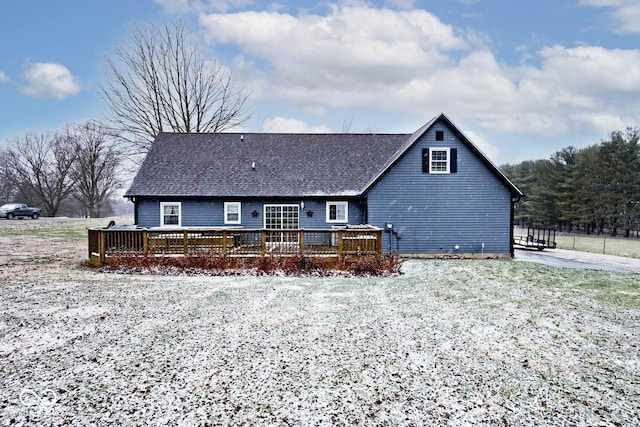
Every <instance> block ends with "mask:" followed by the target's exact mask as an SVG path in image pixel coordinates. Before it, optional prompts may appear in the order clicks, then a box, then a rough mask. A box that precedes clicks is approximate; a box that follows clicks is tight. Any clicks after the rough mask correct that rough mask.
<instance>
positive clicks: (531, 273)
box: [0, 235, 640, 426]
mask: <svg viewBox="0 0 640 427" xmlns="http://www.w3.org/2000/svg"><path fill="white" fill-rule="evenodd" d="M11 239H12V241H13V242H14V243H16V242H17V243H19V244H20V245H21V246H17V245H16V246H15V247H14V248H16V247H21V248H25V249H23V250H22V252H21V251H20V250H17V252H18V253H11V251H10V250H9V248H8V247H7V245H6V243H7V239H6V238H4V237H2V236H1V235H0V265H2V268H1V270H0V287H1V290H2V298H1V299H0V316H1V317H0V425H172V426H173V425H187V426H190V425H194V426H195V425H203V426H204V425H327V426H329V425H344V424H354V425H407V426H409V425H413V426H420V425H451V426H463V425H510V426H514V425H515V426H519V425H521V426H525V425H526V426H528V425H578V426H581V425H584V426H591V425H604V426H609V425H611V426H615V425H620V426H626V425H634V424H635V425H637V423H638V408H639V407H640V381H639V378H640V363H639V362H640V353H639V350H640V348H639V346H640V292H639V290H640V285H638V283H637V276H635V275H625V274H616V273H598V272H589V271H580V270H570V269H551V268H547V267H544V266H540V265H536V264H529V263H516V262H511V261H505V260H502V261H500V260H488V261H479V260H473V261H471V260H446V261H444V260H412V261H407V262H405V264H404V265H403V271H404V274H403V275H401V276H396V277H388V278H341V277H333V278H320V277H310V278H289V277H264V276H261V277H256V276H246V277H244V276H240V277H182V276H178V277H157V276H129V275H121V274H107V273H97V272H95V271H93V270H90V269H88V268H86V267H83V266H81V265H80V262H81V260H82V259H83V257H85V256H86V255H85V251H86V247H85V246H83V245H79V244H78V241H75V242H73V243H72V244H71V246H69V244H67V246H66V249H65V244H64V243H62V242H60V241H59V240H55V241H49V240H47V239H46V238H43V237H28V236H24V237H22V236H18V237H16V236H12V237H11ZM47 245H52V246H53V247H54V248H55V249H56V250H57V251H58V253H62V254H65V255H64V256H58V257H56V256H50V255H49V251H48V250H47ZM14 252H16V251H14ZM32 258H35V259H37V260H38V263H35V264H34V263H33V262H32V261H31V259H32Z"/></svg>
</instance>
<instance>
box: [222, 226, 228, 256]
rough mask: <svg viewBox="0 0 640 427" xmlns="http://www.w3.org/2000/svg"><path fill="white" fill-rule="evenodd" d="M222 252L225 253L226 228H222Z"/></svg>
mask: <svg viewBox="0 0 640 427" xmlns="http://www.w3.org/2000/svg"><path fill="white" fill-rule="evenodd" d="M222 253H223V254H224V255H226V254H227V230H222Z"/></svg>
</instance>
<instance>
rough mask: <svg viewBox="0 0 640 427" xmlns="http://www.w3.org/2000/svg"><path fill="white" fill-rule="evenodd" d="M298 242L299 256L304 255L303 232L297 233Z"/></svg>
mask: <svg viewBox="0 0 640 427" xmlns="http://www.w3.org/2000/svg"><path fill="white" fill-rule="evenodd" d="M298 242H300V255H304V230H302V229H300V231H298Z"/></svg>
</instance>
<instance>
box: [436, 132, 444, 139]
mask: <svg viewBox="0 0 640 427" xmlns="http://www.w3.org/2000/svg"><path fill="white" fill-rule="evenodd" d="M436 141H444V131H443V130H437V131H436Z"/></svg>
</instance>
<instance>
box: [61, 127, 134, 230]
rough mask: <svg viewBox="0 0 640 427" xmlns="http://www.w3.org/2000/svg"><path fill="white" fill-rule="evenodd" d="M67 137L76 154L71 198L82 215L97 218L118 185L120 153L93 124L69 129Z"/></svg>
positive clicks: (107, 137) (102, 128)
mask: <svg viewBox="0 0 640 427" xmlns="http://www.w3.org/2000/svg"><path fill="white" fill-rule="evenodd" d="M67 135H68V136H69V138H70V140H71V141H72V144H73V146H74V151H75V153H76V161H75V163H74V165H73V168H72V171H71V176H72V178H73V180H74V181H75V182H76V187H75V190H74V191H73V193H72V196H73V198H74V199H75V200H76V201H77V202H78V204H79V205H80V207H81V208H82V211H83V214H84V215H88V216H90V217H91V218H96V217H100V214H101V212H102V211H103V210H104V208H105V207H106V206H107V204H108V202H109V199H110V198H111V196H113V195H114V193H115V192H116V191H117V190H118V189H119V188H120V186H121V184H122V183H121V181H120V179H119V177H118V168H119V166H120V164H121V163H122V153H121V152H120V150H119V149H118V147H117V145H116V144H115V142H114V141H113V139H112V138H111V137H110V136H109V133H108V132H107V129H106V128H104V127H103V126H102V125H100V124H98V123H96V122H86V123H83V124H80V125H75V126H69V127H67Z"/></svg>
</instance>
